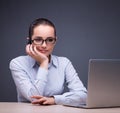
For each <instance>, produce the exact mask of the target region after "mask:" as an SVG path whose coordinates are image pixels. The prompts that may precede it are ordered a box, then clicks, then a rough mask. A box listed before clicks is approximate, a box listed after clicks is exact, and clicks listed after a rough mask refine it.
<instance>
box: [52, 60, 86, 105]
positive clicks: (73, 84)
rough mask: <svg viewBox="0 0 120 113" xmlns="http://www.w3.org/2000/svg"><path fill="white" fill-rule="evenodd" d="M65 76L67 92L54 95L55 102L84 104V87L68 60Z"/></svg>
mask: <svg viewBox="0 0 120 113" xmlns="http://www.w3.org/2000/svg"><path fill="white" fill-rule="evenodd" d="M65 76H66V83H67V84H68V89H69V92H66V93H64V94H62V95H55V96H54V98H55V103H56V104H63V105H70V106H80V105H81V104H85V103H86V97H87V91H86V88H85V87H84V86H83V83H82V82H81V81H80V79H79V77H78V74H77V73H76V71H75V69H74V67H73V65H72V64H71V62H70V61H69V60H68V61H67V65H66V68H65Z"/></svg>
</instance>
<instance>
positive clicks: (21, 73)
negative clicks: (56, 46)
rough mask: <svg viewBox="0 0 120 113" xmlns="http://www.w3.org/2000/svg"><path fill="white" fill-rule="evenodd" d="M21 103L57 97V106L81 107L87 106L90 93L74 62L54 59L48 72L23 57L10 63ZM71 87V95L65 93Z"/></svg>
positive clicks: (52, 56) (54, 57)
mask: <svg viewBox="0 0 120 113" xmlns="http://www.w3.org/2000/svg"><path fill="white" fill-rule="evenodd" d="M10 70H11V73H12V77H13V80H14V82H15V85H16V88H17V94H18V101H19V102H28V101H29V102H30V101H32V99H31V96H33V95H42V96H46V97H50V96H54V98H55V103H56V104H62V105H70V106H81V105H82V104H85V103H86V97H87V90H86V88H85V87H84V85H83V83H82V81H81V80H80V79H79V77H78V74H77V73H76V70H75V69H74V67H73V65H72V63H71V62H70V60H68V59H67V58H65V57H58V56H55V55H51V62H50V63H49V67H48V70H46V69H44V68H41V67H40V66H39V65H38V63H37V62H36V61H35V60H34V59H33V58H32V57H30V56H28V55H27V56H19V57H17V58H15V59H13V60H11V62H10ZM65 84H67V87H68V89H69V91H68V92H64V85H65Z"/></svg>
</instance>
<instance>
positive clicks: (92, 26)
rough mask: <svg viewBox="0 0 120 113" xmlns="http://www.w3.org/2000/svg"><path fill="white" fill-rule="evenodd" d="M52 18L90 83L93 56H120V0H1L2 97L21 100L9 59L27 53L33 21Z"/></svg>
mask: <svg viewBox="0 0 120 113" xmlns="http://www.w3.org/2000/svg"><path fill="white" fill-rule="evenodd" d="M39 17H45V18H48V19H50V20H51V21H52V22H53V23H54V24H55V26H56V29H57V36H58V41H57V45H56V47H55V50H54V52H53V54H55V55H58V56H65V57H68V58H69V59H70V60H71V61H72V63H73V65H74V67H75V69H76V71H77V72H78V74H79V77H80V79H81V80H82V81H83V83H84V84H85V86H86V87H87V77H88V61H89V59H90V58H99V59H102V58H105V59H120V1H119V0H0V101H17V99H16V88H15V84H14V82H13V79H12V76H11V73H10V70H9V62H10V60H11V59H13V58H15V57H17V56H20V55H25V54H26V53H25V45H26V37H27V36H28V27H29V24H30V23H31V22H32V21H33V20H34V19H36V18H39Z"/></svg>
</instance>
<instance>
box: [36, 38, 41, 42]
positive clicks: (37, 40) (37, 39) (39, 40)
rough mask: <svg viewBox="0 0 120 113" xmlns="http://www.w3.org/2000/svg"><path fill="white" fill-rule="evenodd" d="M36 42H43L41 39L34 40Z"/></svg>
mask: <svg viewBox="0 0 120 113" xmlns="http://www.w3.org/2000/svg"><path fill="white" fill-rule="evenodd" d="M34 41H35V42H41V41H42V39H40V38H36V39H34Z"/></svg>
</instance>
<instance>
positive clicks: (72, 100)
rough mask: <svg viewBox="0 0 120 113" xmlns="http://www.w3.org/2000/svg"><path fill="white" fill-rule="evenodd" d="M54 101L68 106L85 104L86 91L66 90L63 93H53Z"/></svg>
mask: <svg viewBox="0 0 120 113" xmlns="http://www.w3.org/2000/svg"><path fill="white" fill-rule="evenodd" d="M54 98H55V103H56V104H62V105H69V106H76V107H79V106H81V105H83V104H86V98H87V93H86V92H84V91H82V92H77V93H75V92H67V93H64V94H63V95H55V96H54Z"/></svg>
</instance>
